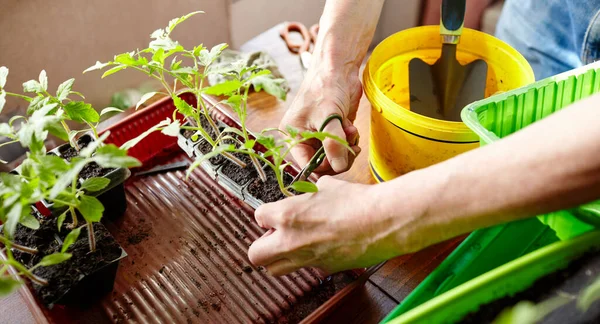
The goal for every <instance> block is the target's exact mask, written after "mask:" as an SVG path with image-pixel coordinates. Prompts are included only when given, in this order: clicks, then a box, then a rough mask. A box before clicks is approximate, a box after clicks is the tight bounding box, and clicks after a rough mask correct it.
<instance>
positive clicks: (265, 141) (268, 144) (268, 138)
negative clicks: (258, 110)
mask: <svg viewBox="0 0 600 324" xmlns="http://www.w3.org/2000/svg"><path fill="white" fill-rule="evenodd" d="M256 141H257V142H258V143H259V144H261V145H262V146H264V147H265V148H267V150H272V149H274V148H275V147H276V144H275V137H273V136H272V135H259V136H258V137H257V138H256Z"/></svg>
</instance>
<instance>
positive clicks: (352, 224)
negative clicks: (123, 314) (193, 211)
mask: <svg viewBox="0 0 600 324" xmlns="http://www.w3.org/2000/svg"><path fill="white" fill-rule="evenodd" d="M317 185H318V187H319V191H318V192H317V193H314V194H303V195H299V196H294V197H291V198H287V199H284V200H282V201H279V202H275V203H271V204H265V205H263V206H261V207H259V208H258V209H257V210H256V212H255V218H256V221H257V222H258V224H259V225H260V226H261V227H263V228H265V229H269V231H268V232H267V233H265V235H263V237H261V238H260V239H258V240H257V241H255V242H254V243H253V244H252V245H251V246H250V250H249V252H248V256H249V258H250V261H251V262H252V263H253V264H255V265H256V266H259V265H262V266H265V267H266V268H267V270H268V271H269V273H271V274H273V275H283V274H287V273H290V272H293V271H295V270H297V269H299V268H301V267H305V266H312V267H317V268H319V269H321V270H323V271H325V272H326V273H334V272H338V271H341V270H346V269H353V268H358V267H364V266H369V265H373V264H376V263H378V262H381V261H383V260H386V259H388V258H391V257H393V256H395V255H398V254H399V253H402V250H401V249H399V248H397V247H396V245H397V244H396V243H395V242H396V238H395V235H393V234H392V233H391V231H390V227H391V226H390V225H389V218H386V217H385V216H386V215H385V213H382V212H381V211H379V210H378V200H377V196H378V195H377V194H376V191H377V187H379V186H380V185H377V186H371V185H362V184H353V183H348V182H344V181H340V180H335V179H333V178H331V177H329V176H324V177H322V178H321V179H319V181H318V183H317Z"/></svg>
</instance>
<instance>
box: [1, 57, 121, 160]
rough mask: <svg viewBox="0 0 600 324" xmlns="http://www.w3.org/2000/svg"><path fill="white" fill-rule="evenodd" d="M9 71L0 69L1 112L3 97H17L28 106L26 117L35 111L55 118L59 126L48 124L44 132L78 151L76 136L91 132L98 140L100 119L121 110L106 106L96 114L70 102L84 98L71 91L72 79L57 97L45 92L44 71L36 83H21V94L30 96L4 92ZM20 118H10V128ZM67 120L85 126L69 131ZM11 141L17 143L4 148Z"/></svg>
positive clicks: (92, 109) (62, 84) (58, 90)
mask: <svg viewBox="0 0 600 324" xmlns="http://www.w3.org/2000/svg"><path fill="white" fill-rule="evenodd" d="M8 72H9V70H8V68H6V67H4V66H2V67H0V111H1V109H2V107H3V106H4V104H5V101H6V96H12V97H17V98H20V99H23V100H25V101H27V102H28V103H29V106H28V108H27V114H28V115H32V114H33V113H35V112H36V111H43V112H44V113H45V115H46V116H53V117H55V119H56V120H57V121H58V123H54V122H53V123H49V124H48V125H47V131H49V132H50V133H51V134H53V135H54V136H56V137H58V138H60V139H62V140H65V141H69V143H71V146H73V147H75V148H76V149H77V150H79V149H80V148H79V146H78V144H77V142H76V141H75V140H74V139H75V138H76V137H77V135H78V134H80V133H82V132H91V133H92V134H93V136H94V137H95V138H96V139H98V131H97V126H98V123H99V122H100V118H101V117H102V116H103V115H105V114H107V113H110V112H115V111H119V112H121V111H122V110H120V109H117V108H114V107H108V108H105V109H103V110H102V111H101V112H100V114H98V112H96V110H95V109H94V108H93V107H92V105H90V104H88V103H86V102H84V101H81V100H73V99H72V98H73V97H75V96H77V97H79V98H81V99H85V98H84V96H83V95H82V94H81V93H79V92H77V91H73V90H72V88H73V83H74V82H75V79H69V80H66V81H64V82H63V83H61V84H60V85H59V86H58V88H57V90H56V95H53V94H51V93H50V92H49V90H48V76H47V75H46V71H45V70H42V71H41V72H40V75H39V78H38V80H29V81H27V82H25V83H23V92H24V93H32V94H33V96H27V95H23V94H18V93H12V92H8V91H6V90H4V89H3V88H4V85H5V84H6V79H7V76H8ZM22 118H24V117H23V116H15V117H13V118H12V119H11V120H10V122H9V125H10V126H12V124H13V123H14V122H15V121H17V120H19V119H22ZM67 120H70V121H74V122H77V123H80V124H84V125H86V127H85V128H83V129H80V130H71V129H70V128H69V126H68V125H67V123H66V121H67ZM14 142H16V141H13V142H7V143H4V144H3V145H7V144H11V143H14Z"/></svg>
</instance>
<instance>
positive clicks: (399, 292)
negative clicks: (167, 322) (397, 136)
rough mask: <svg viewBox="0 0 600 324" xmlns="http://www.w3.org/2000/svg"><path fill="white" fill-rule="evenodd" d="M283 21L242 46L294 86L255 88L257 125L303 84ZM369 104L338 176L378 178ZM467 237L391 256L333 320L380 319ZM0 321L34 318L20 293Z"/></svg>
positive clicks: (269, 122)
mask: <svg viewBox="0 0 600 324" xmlns="http://www.w3.org/2000/svg"><path fill="white" fill-rule="evenodd" d="M279 28H280V26H276V27H273V28H272V29H270V30H268V31H266V32H265V33H263V34H261V35H259V36H257V37H256V38H254V39H252V40H250V41H249V42H248V43H246V44H245V45H243V46H242V47H241V50H242V51H245V52H252V51H260V50H263V51H267V52H268V53H269V54H271V56H273V58H274V59H275V60H276V61H277V63H278V65H279V68H280V71H281V72H282V73H283V75H284V76H285V78H286V79H287V80H288V83H289V85H290V88H291V91H290V93H289V94H288V100H287V101H286V102H281V101H278V100H277V99H275V98H274V97H271V96H269V95H267V94H265V93H254V94H252V95H251V98H250V100H249V111H250V114H249V119H248V126H249V128H250V129H253V130H260V129H263V128H265V127H276V126H278V123H279V120H280V119H281V117H282V116H283V114H284V113H285V111H286V109H287V107H288V106H289V105H290V103H291V102H292V99H293V97H294V95H295V94H296V92H297V90H298V88H299V86H300V83H301V82H302V77H303V74H302V68H301V66H300V60H299V57H298V56H296V55H293V54H291V53H290V52H288V50H287V47H286V46H285V44H284V42H283V40H281V38H280V37H279ZM370 109H371V107H370V105H369V102H368V101H367V100H366V98H364V97H363V99H362V100H361V103H360V108H359V110H358V115H357V118H356V122H355V124H356V126H357V128H358V130H359V132H360V134H361V136H362V140H361V143H360V146H361V148H362V153H361V155H360V156H358V157H357V159H356V161H355V162H354V165H353V166H352V168H351V169H350V170H349V171H348V172H346V173H344V174H341V175H338V176H336V177H337V178H339V179H343V180H347V181H351V182H359V183H375V180H374V179H373V178H372V176H371V174H370V172H369V169H368V160H367V158H368V144H369V143H368V140H367V137H368V135H369V122H370V115H369V114H370ZM131 113H133V109H130V110H129V111H128V112H126V113H124V114H121V115H120V116H116V117H114V118H111V119H109V120H107V121H106V122H103V123H102V124H101V125H100V128H104V127H106V126H107V125H109V124H112V123H115V122H116V121H118V120H119V119H122V118H123V117H124V116H126V115H128V114H131ZM463 239H464V236H463V237H459V238H455V239H452V240H449V241H447V242H444V243H440V244H438V245H435V246H431V247H429V248H426V249H424V250H422V251H420V252H417V253H414V254H409V255H403V256H400V257H397V258H394V259H392V260H389V261H388V262H387V263H386V264H385V265H384V266H383V267H381V268H380V269H379V270H378V271H377V272H376V273H375V274H373V275H372V276H371V278H370V279H369V280H368V282H367V283H366V285H365V286H364V288H363V289H361V290H359V291H358V292H356V293H355V294H354V295H352V296H350V297H349V298H348V299H347V300H346V301H345V302H344V303H343V304H341V305H339V306H338V308H337V309H336V310H335V311H334V312H333V313H332V314H331V315H330V316H329V318H328V319H327V322H331V323H377V322H379V321H380V320H381V319H383V318H384V317H385V316H386V315H387V314H388V313H389V312H390V311H391V310H392V309H393V308H394V307H396V306H397V305H398V304H399V303H400V302H401V301H402V300H403V299H404V298H405V297H406V296H407V295H408V294H409V293H410V292H411V291H412V290H413V289H414V288H415V287H416V286H417V285H418V284H419V283H420V282H421V281H422V280H423V279H424V278H425V277H426V276H427V275H428V274H429V273H431V271H433V269H435V268H436V267H437V266H438V264H440V262H441V261H442V260H444V258H445V257H446V256H447V255H448V254H449V253H450V252H452V251H453V250H454V248H456V246H458V244H460V242H461V241H462V240H463ZM0 323H33V317H32V316H31V313H30V311H29V309H28V308H27V306H26V304H25V303H24V301H23V298H22V297H21V296H20V294H18V293H15V294H13V295H11V296H9V297H6V298H4V299H0Z"/></svg>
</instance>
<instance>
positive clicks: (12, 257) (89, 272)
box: [0, 68, 139, 306]
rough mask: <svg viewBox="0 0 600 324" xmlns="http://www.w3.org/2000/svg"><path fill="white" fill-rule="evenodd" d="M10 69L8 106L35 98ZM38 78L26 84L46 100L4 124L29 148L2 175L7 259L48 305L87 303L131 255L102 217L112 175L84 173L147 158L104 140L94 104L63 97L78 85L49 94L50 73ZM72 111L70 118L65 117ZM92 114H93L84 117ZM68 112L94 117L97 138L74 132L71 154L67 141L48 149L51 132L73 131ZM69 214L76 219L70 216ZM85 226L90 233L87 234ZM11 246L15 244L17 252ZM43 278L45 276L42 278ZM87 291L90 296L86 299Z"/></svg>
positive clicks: (6, 132) (2, 73) (1, 80)
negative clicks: (14, 83)
mask: <svg viewBox="0 0 600 324" xmlns="http://www.w3.org/2000/svg"><path fill="white" fill-rule="evenodd" d="M7 75H8V69H6V68H0V98H1V99H2V100H0V109H2V107H3V105H4V100H3V99H4V98H5V96H6V95H12V96H18V97H21V98H24V99H25V98H28V97H26V96H22V95H17V94H13V93H8V92H6V91H5V90H4V85H5V84H6V77H7ZM69 83H70V84H72V82H69ZM32 84H33V82H32V81H29V82H26V83H25V85H24V88H25V89H26V90H27V91H28V90H32V89H35V91H36V92H37V93H38V96H37V97H34V98H33V99H32V98H29V99H31V101H30V102H33V101H39V102H40V103H39V104H37V105H32V106H33V107H30V109H29V113H30V116H16V117H13V118H12V119H11V120H10V121H9V122H8V123H3V124H0V130H1V131H2V135H3V136H7V137H8V138H10V139H11V140H12V142H19V143H20V144H21V145H22V146H23V147H25V148H27V149H28V151H29V152H28V154H27V157H26V159H25V160H24V161H23V162H22V163H21V165H19V167H18V168H17V169H16V170H14V172H12V173H11V174H8V173H2V175H1V180H2V184H1V187H0V189H1V190H0V199H1V200H2V211H1V213H0V221H2V223H3V224H4V225H3V233H4V236H3V238H4V239H3V242H2V243H4V245H5V246H6V250H5V252H6V256H7V261H6V263H4V265H5V266H13V267H15V268H17V270H18V271H19V273H21V274H23V275H25V276H26V277H28V278H30V279H32V280H33V282H34V283H36V284H35V285H33V287H32V289H33V290H34V291H35V292H36V295H37V296H38V297H39V299H40V300H41V302H42V303H44V304H45V305H47V306H52V305H54V304H56V303H60V304H62V303H70V302H76V303H82V302H84V301H90V300H91V299H90V298H89V296H94V297H99V296H101V295H102V294H103V293H105V292H106V291H109V290H111V289H112V284H113V281H114V276H115V274H116V268H117V266H118V262H119V260H120V259H121V258H123V257H124V256H125V255H126V254H125V252H124V250H123V249H122V248H121V247H120V246H119V244H118V243H117V242H116V241H115V240H114V238H113V237H112V236H111V235H110V233H109V232H108V231H107V230H106V228H105V227H104V226H103V225H102V224H101V223H99V222H100V220H101V218H102V216H103V214H104V213H105V208H104V206H103V205H102V203H101V202H100V200H99V199H98V198H96V197H95V196H94V193H98V192H102V191H103V190H106V188H107V187H108V186H110V184H111V180H110V179H109V178H107V177H98V176H95V175H102V173H94V174H92V175H91V176H88V177H82V176H81V173H82V172H83V170H84V169H85V168H89V167H90V165H92V166H95V165H97V168H100V169H106V170H112V169H123V168H127V167H133V166H138V165H139V162H138V161H137V160H136V159H134V158H132V157H129V156H127V152H126V150H124V149H120V148H118V147H116V146H114V145H110V144H109V145H104V144H103V140H104V139H105V138H106V137H107V136H108V134H104V135H103V136H100V137H97V133H96V132H95V125H94V123H96V122H97V121H94V120H95V117H94V118H91V121H90V118H88V117H89V116H92V115H93V114H92V113H91V112H90V111H89V109H88V108H91V106H86V105H82V104H76V105H77V107H80V108H73V107H75V106H74V105H75V104H70V103H71V101H68V102H67V103H62V101H61V99H60V98H63V100H64V98H66V97H64V96H63V95H60V94H61V93H62V92H61V88H63V90H62V91H66V92H67V93H70V88H69V90H64V86H63V85H64V83H63V85H61V87H59V94H58V95H57V97H54V96H51V95H49V94H48V92H47V79H46V78H45V73H44V72H42V74H41V76H40V81H39V82H38V81H35V85H32ZM67 88H68V87H67ZM41 97H44V98H41ZM36 98H40V99H36ZM25 100H28V99H25ZM56 101H59V102H56ZM65 107H69V108H66V109H65ZM67 111H69V113H67ZM67 115H68V116H70V117H68V118H67V117H65V116H67ZM84 115H86V116H88V117H81V116H84ZM86 118H87V119H86ZM65 119H72V120H74V121H76V122H84V123H86V124H87V125H88V126H89V127H90V128H91V129H92V132H93V133H94V135H93V136H95V137H96V138H95V140H90V141H87V142H83V141H81V140H74V137H73V136H68V139H70V142H71V144H70V145H71V147H74V148H75V152H76V153H73V152H70V153H67V154H65V151H68V149H67V150H65V149H64V148H59V149H58V150H56V151H54V152H52V151H51V152H48V151H47V150H46V147H45V146H44V141H45V140H46V138H47V136H48V134H49V133H53V134H59V135H61V134H62V135H65V134H69V133H72V131H69V130H68V126H66V123H65ZM16 120H20V121H22V122H21V124H20V127H19V128H18V129H16V127H15V125H14V122H15V121H16ZM38 201H47V202H48V203H49V204H51V205H52V206H53V211H54V213H53V215H50V217H41V215H40V214H39V213H37V210H36V209H35V208H33V209H32V208H31V205H33V204H34V203H35V202H38ZM31 210H33V212H31ZM62 210H64V212H62ZM58 211H61V213H58ZM44 216H48V215H44ZM67 217H69V220H70V222H68V223H65V221H66V219H67ZM82 222H83V225H81V226H80V224H81V223H82ZM82 232H83V233H85V235H81V236H80V234H82ZM15 247H16V249H15ZM20 247H27V248H28V249H29V250H26V249H23V248H21V249H19V248H20ZM11 249H15V251H14V254H13V251H12V250H11ZM34 251H35V253H32V252H34ZM57 255H58V256H57ZM48 260H51V261H54V262H50V261H48ZM59 261H61V262H60V263H59ZM19 264H20V265H22V266H19ZM45 265H47V267H44V266H45ZM27 269H29V270H27ZM25 270H27V271H25ZM3 272H4V273H5V272H6V269H4V270H3ZM39 278H43V281H41V280H37V279H39ZM86 294H88V295H89V296H86V297H85V298H84V296H85V295H86Z"/></svg>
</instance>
